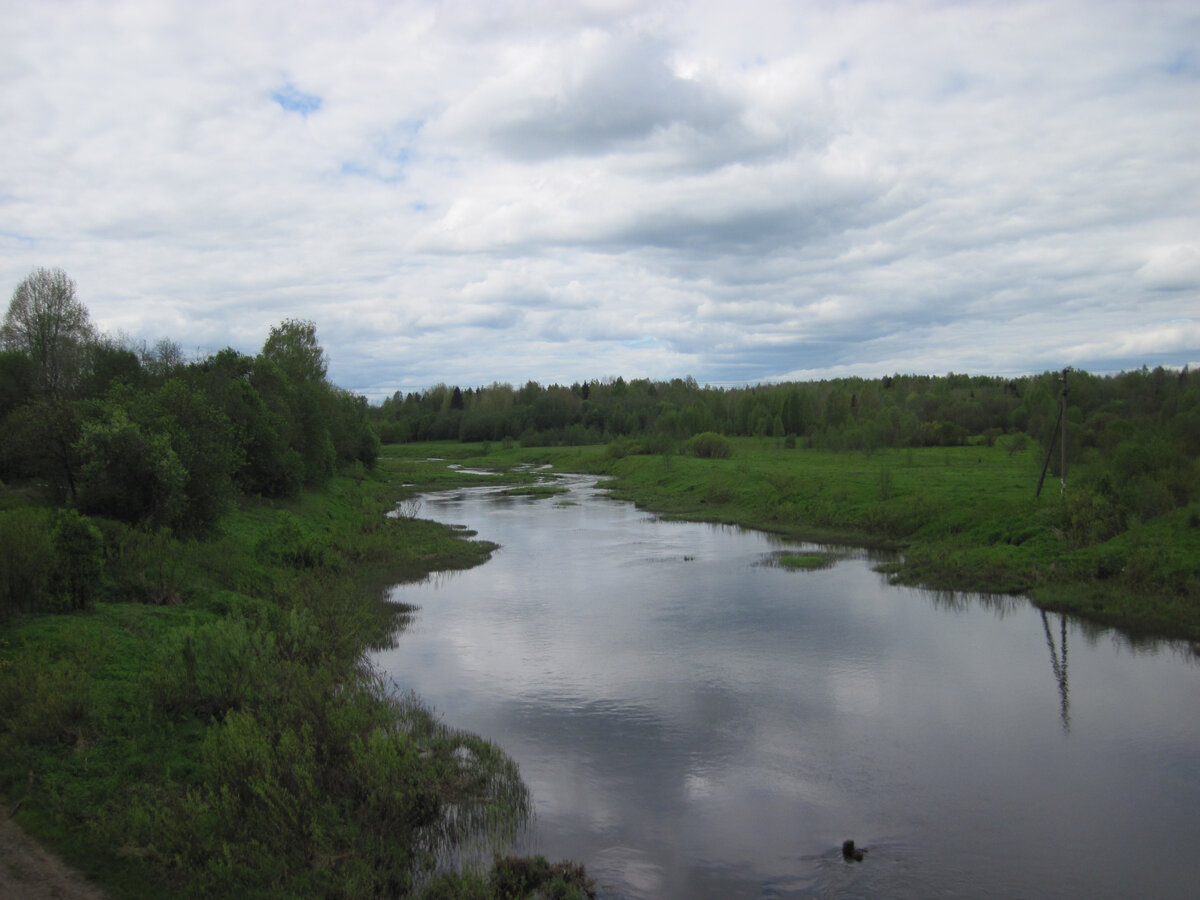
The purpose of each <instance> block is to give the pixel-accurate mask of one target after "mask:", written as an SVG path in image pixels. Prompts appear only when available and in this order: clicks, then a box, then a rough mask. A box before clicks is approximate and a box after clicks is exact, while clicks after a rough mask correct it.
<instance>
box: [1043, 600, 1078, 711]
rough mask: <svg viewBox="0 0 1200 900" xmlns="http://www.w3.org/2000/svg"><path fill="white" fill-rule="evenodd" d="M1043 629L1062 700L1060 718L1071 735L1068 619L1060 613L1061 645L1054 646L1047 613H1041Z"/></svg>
mask: <svg viewBox="0 0 1200 900" xmlns="http://www.w3.org/2000/svg"><path fill="white" fill-rule="evenodd" d="M1041 617H1042V628H1043V629H1045V632H1046V646H1047V647H1049V648H1050V668H1051V669H1052V670H1053V671H1054V680H1055V681H1056V682H1057V683H1058V696H1059V699H1060V710H1061V711H1060V713H1059V715H1060V717H1061V718H1062V726H1063V731H1064V732H1065V733H1070V731H1071V705H1070V699H1069V695H1070V692H1069V691H1068V689H1067V617H1066V616H1064V615H1062V614H1061V613H1059V616H1058V619H1059V643H1058V646H1055V644H1054V638H1053V637H1052V636H1051V635H1050V620H1049V619H1047V618H1046V613H1045V612H1042V613H1041Z"/></svg>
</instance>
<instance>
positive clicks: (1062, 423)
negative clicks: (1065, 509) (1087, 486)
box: [1034, 366, 1071, 497]
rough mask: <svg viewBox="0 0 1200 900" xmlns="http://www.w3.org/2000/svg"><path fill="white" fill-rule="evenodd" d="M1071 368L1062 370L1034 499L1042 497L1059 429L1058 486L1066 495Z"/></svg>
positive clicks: (1062, 494)
mask: <svg viewBox="0 0 1200 900" xmlns="http://www.w3.org/2000/svg"><path fill="white" fill-rule="evenodd" d="M1070 371H1071V368H1070V367H1069V366H1068V367H1067V368H1065V369H1063V370H1062V376H1061V378H1060V380H1061V381H1062V392H1061V393H1060V394H1059V395H1058V421H1057V422H1055V423H1054V434H1052V435H1051V436H1050V443H1048V444H1047V445H1046V460H1045V462H1043V463H1042V474H1041V475H1040V476H1039V477H1038V486H1037V490H1036V491H1035V492H1034V496H1035V497H1040V496H1041V495H1042V482H1044V481H1045V480H1046V470H1047V469H1048V468H1050V454H1052V453H1053V452H1054V439H1055V438H1057V437H1058V432H1059V429H1060V428H1061V429H1062V442H1061V443H1060V448H1061V452H1062V464H1061V466H1060V470H1061V471H1060V473H1059V478H1060V484H1061V496H1063V497H1065V496H1066V495H1067V373H1068V372H1070Z"/></svg>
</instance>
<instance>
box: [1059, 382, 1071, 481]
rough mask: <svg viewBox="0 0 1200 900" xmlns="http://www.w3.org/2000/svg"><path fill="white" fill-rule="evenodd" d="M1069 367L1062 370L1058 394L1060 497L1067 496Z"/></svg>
mask: <svg viewBox="0 0 1200 900" xmlns="http://www.w3.org/2000/svg"><path fill="white" fill-rule="evenodd" d="M1069 371H1070V369H1063V371H1062V393H1061V394H1059V395H1058V417H1059V419H1061V420H1062V466H1061V470H1062V481H1061V485H1062V487H1061V489H1060V491H1059V496H1060V497H1065V496H1067V372H1069Z"/></svg>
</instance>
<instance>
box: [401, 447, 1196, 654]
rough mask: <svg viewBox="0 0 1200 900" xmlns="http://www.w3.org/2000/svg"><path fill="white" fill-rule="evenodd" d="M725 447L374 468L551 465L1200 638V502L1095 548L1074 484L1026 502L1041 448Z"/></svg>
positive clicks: (554, 453) (604, 450)
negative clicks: (891, 551) (718, 455)
mask: <svg viewBox="0 0 1200 900" xmlns="http://www.w3.org/2000/svg"><path fill="white" fill-rule="evenodd" d="M731 446H732V450H733V452H732V455H731V456H730V457H729V458H727V459H701V458H697V457H695V456H691V455H688V454H686V453H676V452H673V451H672V452H666V453H657V454H653V455H650V454H638V453H630V452H627V450H628V449H630V448H629V447H628V446H622V445H609V446H590V447H557V448H518V447H508V448H504V447H500V446H497V445H490V446H486V445H460V444H433V445H418V444H410V445H399V446H395V447H387V448H385V450H384V459H383V460H381V462H382V463H383V464H384V465H387V466H390V467H393V468H397V469H399V470H403V471H406V472H407V475H406V476H405V477H407V478H410V479H411V480H413V481H420V482H421V483H423V484H429V485H434V484H436V483H437V482H438V479H439V478H441V477H445V476H443V475H440V474H438V473H437V472H436V471H434V467H433V465H432V464H425V463H420V462H418V460H419V459H422V458H426V457H431V456H441V457H445V458H448V459H449V458H455V457H457V459H456V460H455V461H456V462H458V463H459V464H461V465H463V466H465V467H469V468H474V467H481V468H486V467H489V466H490V467H495V468H499V469H508V468H511V467H513V466H517V465H522V464H524V465H528V464H530V463H540V464H545V463H550V464H553V465H554V466H555V467H556V468H558V469H559V470H562V471H576V472H591V473H596V474H600V475H603V476H605V477H607V478H608V482H607V484H608V486H609V487H610V489H611V490H612V492H613V495H614V496H616V497H618V498H621V499H628V500H632V501H635V502H636V503H638V504H639V505H641V506H644V507H646V508H648V509H651V510H654V511H656V512H659V513H661V514H663V515H666V516H671V517H678V518H686V519H694V520H702V521H713V522H726V523H732V524H739V525H744V526H747V527H751V528H759V529H764V530H768V531H773V532H777V533H782V534H786V535H789V536H791V537H794V538H796V539H797V540H809V541H817V542H848V543H855V544H865V545H874V546H881V547H892V548H895V549H898V550H903V551H904V552H903V557H902V560H901V561H899V562H897V563H896V564H894V565H892V566H891V567H890V568H889V573H890V574H891V576H892V577H893V578H895V579H896V580H898V581H902V582H904V583H910V584H921V585H925V586H928V587H933V588H942V589H955V590H967V591H979V592H986V593H1023V594H1028V595H1029V596H1030V597H1031V598H1032V599H1033V600H1034V602H1035V603H1037V604H1038V605H1039V606H1042V607H1043V608H1046V609H1053V610H1060V611H1064V612H1070V613H1075V614H1078V615H1081V616H1084V617H1086V618H1088V619H1090V620H1092V621H1095V622H1098V623H1101V624H1106V625H1113V626H1117V627H1120V628H1122V629H1124V630H1126V631H1128V632H1130V633H1132V634H1141V635H1147V636H1157V637H1171V638H1183V639H1188V640H1193V641H1195V640H1200V507H1197V505H1196V504H1193V505H1192V506H1191V507H1185V508H1181V509H1176V510H1173V511H1171V512H1169V513H1167V514H1165V515H1161V516H1158V517H1156V518H1153V519H1151V520H1149V521H1145V522H1134V523H1132V524H1131V525H1130V527H1129V528H1128V529H1127V530H1125V531H1123V532H1122V533H1120V534H1118V535H1116V536H1115V537H1112V538H1110V539H1108V540H1096V539H1094V537H1093V533H1092V532H1091V531H1090V530H1089V529H1088V528H1087V527H1086V526H1087V524H1088V522H1089V521H1090V519H1089V517H1090V516H1091V515H1092V510H1091V509H1090V508H1085V507H1083V504H1085V503H1089V502H1091V499H1092V498H1091V495H1089V494H1088V493H1087V492H1086V491H1079V492H1078V493H1076V492H1073V491H1072V490H1071V489H1070V486H1069V490H1068V494H1067V499H1066V500H1065V501H1064V499H1062V497H1060V491H1059V485H1058V482H1057V480H1053V479H1052V480H1048V481H1047V483H1046V486H1045V488H1044V489H1043V491H1042V495H1041V498H1040V499H1035V498H1034V490H1035V488H1036V485H1037V479H1038V474H1039V471H1040V465H1041V459H1040V453H1039V452H1038V451H1037V450H1036V449H1033V448H1032V447H1029V448H1028V449H1021V446H1020V443H1018V444H1017V445H1016V446H1014V447H1010V446H1009V445H1008V444H1007V442H1006V441H1005V440H1001V441H998V442H996V443H995V444H994V445H993V446H984V445H982V444H980V445H971V446H962V447H929V448H911V449H891V450H879V451H875V452H873V453H861V452H837V453H834V452H825V451H818V450H810V449H789V448H787V447H786V445H785V444H784V442H783V441H780V440H773V439H757V438H735V439H732V441H731ZM485 449H486V452H485ZM443 468H444V465H443ZM526 477H532V476H531V475H527V476H526ZM480 478H482V476H480Z"/></svg>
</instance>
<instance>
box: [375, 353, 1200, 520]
mask: <svg viewBox="0 0 1200 900" xmlns="http://www.w3.org/2000/svg"><path fill="white" fill-rule="evenodd" d="M1067 380H1068V384H1067V387H1068V391H1069V393H1068V403H1067V422H1066V428H1067V434H1068V439H1067V465H1068V468H1069V469H1070V470H1072V472H1074V475H1073V476H1072V477H1073V479H1077V481H1078V483H1079V485H1080V487H1081V490H1080V491H1076V492H1074V495H1075V496H1074V500H1073V502H1074V503H1075V505H1076V507H1079V509H1077V512H1078V513H1079V514H1080V515H1081V516H1082V517H1083V518H1084V519H1086V520H1087V521H1088V523H1089V524H1088V525H1087V526H1086V527H1087V528H1088V529H1095V530H1096V531H1097V535H1096V537H1102V536H1103V535H1102V534H1101V533H1103V534H1105V535H1111V534H1113V533H1117V532H1119V531H1120V530H1123V529H1124V528H1125V527H1126V526H1127V524H1128V523H1129V521H1131V520H1132V519H1135V518H1136V519H1147V518H1153V517H1154V516H1156V515H1160V514H1162V513H1164V512H1167V511H1169V510H1171V509H1174V508H1177V507H1179V506H1186V505H1187V504H1188V503H1190V502H1192V501H1193V500H1196V499H1198V498H1200V469H1198V467H1197V457H1200V382H1198V381H1197V380H1196V379H1194V378H1192V377H1191V373H1190V372H1189V371H1188V369H1187V368H1186V367H1185V368H1184V369H1183V370H1181V371H1172V370H1167V369H1164V368H1162V367H1159V368H1155V369H1149V368H1145V367H1144V368H1141V369H1136V370H1133V371H1128V372H1122V373H1120V374H1116V375H1103V376H1101V375H1095V374H1091V373H1088V372H1083V371H1073V372H1070V373H1069V375H1068V379H1067ZM1061 389H1062V383H1061V375H1060V373H1057V372H1045V373H1042V374H1039V375H1030V376H1025V377H1020V378H999V377H988V376H978V375H964V374H954V373H951V374H948V375H944V376H932V375H900V374H896V375H891V376H886V377H883V378H874V379H868V378H839V379H831V380H823V381H812V382H804V383H783V384H770V385H755V386H750V387H734V388H726V387H711V386H704V387H702V386H700V385H699V384H697V382H696V381H695V379H693V378H676V379H672V380H670V381H651V380H649V379H633V380H630V381H626V380H625V379H623V378H613V379H606V380H603V381H589V382H577V383H574V384H571V385H569V386H567V385H559V384H552V385H549V386H542V385H540V384H538V383H536V382H532V381H531V382H528V383H526V384H525V385H524V386H522V387H519V388H517V387H513V386H512V385H510V384H502V383H495V384H492V385H489V386H486V387H477V388H466V389H463V388H460V387H457V386H454V387H451V386H447V385H437V386H436V387H433V388H430V389H428V390H425V391H421V392H410V393H407V394H401V393H399V392H397V393H395V394H393V395H392V396H391V397H389V398H387V399H386V400H384V401H383V402H382V403H381V404H379V405H378V406H375V407H372V408H371V410H370V414H371V417H372V420H373V422H374V424H375V427H376V429H377V431H378V433H379V435H380V438H381V439H382V441H383V443H385V444H387V443H403V442H408V441H423V440H459V441H464V442H480V441H482V442H489V441H494V442H498V443H505V442H509V443H516V442H519V443H521V444H522V445H526V446H541V445H583V444H594V443H602V442H608V443H609V444H610V447H611V448H612V449H613V451H614V452H618V453H624V452H631V453H638V452H642V453H664V452H665V453H670V452H674V451H675V450H677V449H688V450H690V451H692V452H696V451H695V448H696V447H698V446H708V444H709V443H711V441H707V442H706V441H702V442H700V443H697V442H696V438H697V436H700V435H709V434H714V433H715V434H720V435H726V436H731V437H732V436H757V437H760V438H764V439H775V440H778V441H779V442H780V445H781V446H784V447H808V448H815V449H820V450H831V451H860V452H866V453H870V452H873V451H875V450H881V449H885V448H897V447H899V448H903V447H936V446H947V447H952V446H962V445H966V444H969V443H977V442H982V443H987V444H993V443H994V442H995V441H997V440H999V439H1001V438H1003V439H1004V440H1006V441H1007V442H1008V444H1009V446H1014V447H1020V446H1034V447H1040V448H1042V449H1043V450H1044V451H1048V450H1050V449H1051V445H1052V444H1055V441H1056V438H1055V425H1056V421H1057V418H1058V409H1059V405H1058V401H1059V394H1060V391H1061ZM1061 459H1062V457H1061V454H1060V453H1059V452H1058V451H1057V449H1056V450H1055V452H1054V453H1053V454H1050V460H1049V470H1050V472H1051V473H1053V474H1054V475H1058V474H1059V470H1060V468H1061ZM1081 505H1086V507H1087V508H1086V509H1083V508H1082V506H1081Z"/></svg>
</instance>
